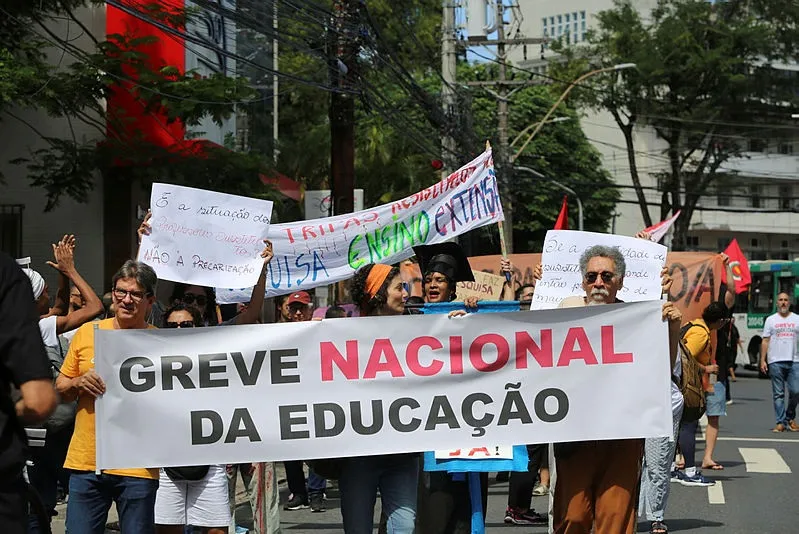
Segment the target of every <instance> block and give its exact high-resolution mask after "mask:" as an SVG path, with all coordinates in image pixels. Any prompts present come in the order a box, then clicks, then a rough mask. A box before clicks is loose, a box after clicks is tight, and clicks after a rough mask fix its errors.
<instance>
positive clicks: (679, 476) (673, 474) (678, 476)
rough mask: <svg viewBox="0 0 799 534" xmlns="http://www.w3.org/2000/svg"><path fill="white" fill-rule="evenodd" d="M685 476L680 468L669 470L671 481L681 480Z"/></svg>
mask: <svg viewBox="0 0 799 534" xmlns="http://www.w3.org/2000/svg"><path fill="white" fill-rule="evenodd" d="M684 478H685V473H683V471H682V470H681V469H675V470H674V471H672V472H671V481H672V482H682V479H684Z"/></svg>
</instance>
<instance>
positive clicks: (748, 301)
mask: <svg viewBox="0 0 799 534" xmlns="http://www.w3.org/2000/svg"><path fill="white" fill-rule="evenodd" d="M749 271H750V272H751V273H752V285H751V286H749V293H748V294H746V293H742V294H740V295H738V298H737V299H736V302H735V308H734V310H733V312H734V313H733V316H734V317H735V326H736V327H738V332H739V333H740V334H741V341H742V342H743V351H741V352H742V353H741V352H739V354H738V358H737V360H736V361H737V362H738V363H742V364H744V365H745V366H746V367H747V368H750V369H753V370H754V369H757V368H758V367H759V360H760V341H761V339H762V334H763V323H764V322H765V320H766V317H768V316H769V315H772V314H774V313H777V295H779V294H780V293H787V294H788V295H790V296H791V310H793V311H797V309H799V308H797V303H798V302H799V285H797V279H799V261H786V260H768V261H751V262H749Z"/></svg>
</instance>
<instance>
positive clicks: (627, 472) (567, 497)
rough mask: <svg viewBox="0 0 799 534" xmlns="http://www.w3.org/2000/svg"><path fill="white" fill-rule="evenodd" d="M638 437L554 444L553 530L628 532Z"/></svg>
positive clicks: (632, 525) (565, 533) (600, 533)
mask: <svg viewBox="0 0 799 534" xmlns="http://www.w3.org/2000/svg"><path fill="white" fill-rule="evenodd" d="M643 445H644V440H642V439H614V440H607V441H585V442H579V443H564V444H557V445H556V446H555V460H556V462H557V466H558V481H557V483H556V484H555V502H554V508H553V513H554V516H555V524H554V527H555V533H556V534H578V533H580V534H583V533H585V534H588V533H590V532H591V527H592V525H593V527H594V532H595V533H596V534H625V533H630V534H632V533H633V532H635V495H636V488H637V487H638V477H639V475H640V469H641V458H642V455H643V450H644V447H643Z"/></svg>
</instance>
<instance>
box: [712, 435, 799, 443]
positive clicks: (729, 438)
mask: <svg viewBox="0 0 799 534" xmlns="http://www.w3.org/2000/svg"><path fill="white" fill-rule="evenodd" d="M718 440H719V441H766V442H769V443H799V439H780V438H736V437H735V436H727V437H721V436H719V438H718Z"/></svg>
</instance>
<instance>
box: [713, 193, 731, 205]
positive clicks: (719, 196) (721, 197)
mask: <svg viewBox="0 0 799 534" xmlns="http://www.w3.org/2000/svg"><path fill="white" fill-rule="evenodd" d="M730 200H731V199H730V194H729V193H728V192H727V190H726V188H724V189H717V190H716V204H718V205H719V206H721V207H725V206H729V205H730V204H731V202H730Z"/></svg>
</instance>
